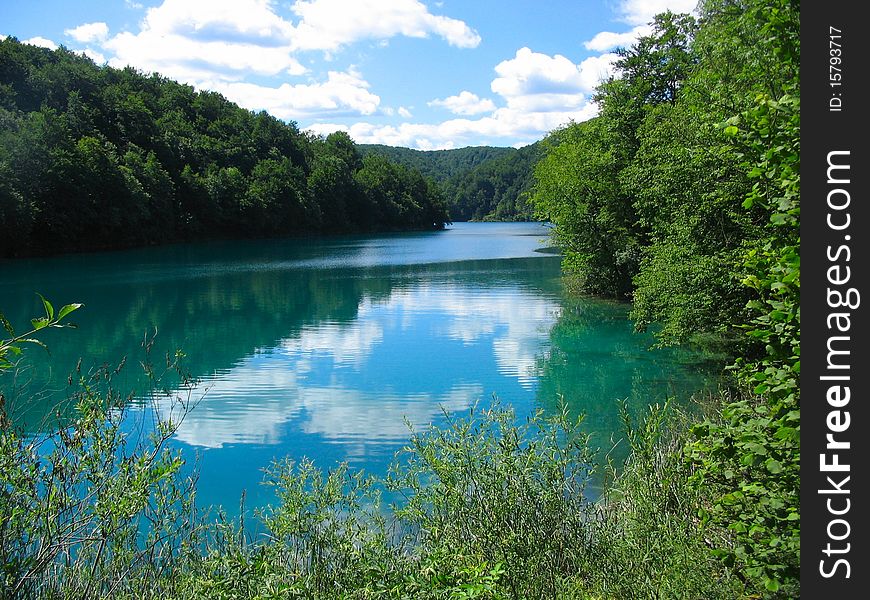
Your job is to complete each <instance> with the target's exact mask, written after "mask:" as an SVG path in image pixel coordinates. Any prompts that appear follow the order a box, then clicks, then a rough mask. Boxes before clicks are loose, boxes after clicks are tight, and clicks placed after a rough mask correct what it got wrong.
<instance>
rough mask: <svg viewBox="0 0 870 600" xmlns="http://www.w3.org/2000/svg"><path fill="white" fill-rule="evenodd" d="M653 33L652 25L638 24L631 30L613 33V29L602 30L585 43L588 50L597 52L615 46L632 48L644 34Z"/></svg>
mask: <svg viewBox="0 0 870 600" xmlns="http://www.w3.org/2000/svg"><path fill="white" fill-rule="evenodd" d="M650 33H652V27H650V26H649V25H638V26H637V27H635V28H634V29H632V30H631V31H626V32H625V33H613V32H612V31H602V32H601V33H598V34H596V35H595V37H593V38H592V39H591V40H589V41H588V42H584V43H583V45H584V46H585V47H586V49H587V50H593V51H595V52H604V51H606V50H612V49H614V48H620V47H621V48H630V47H631V46H633V45H634V43H635V42H636V41H637V40H638V38H640V37H641V36H644V35H649V34H650Z"/></svg>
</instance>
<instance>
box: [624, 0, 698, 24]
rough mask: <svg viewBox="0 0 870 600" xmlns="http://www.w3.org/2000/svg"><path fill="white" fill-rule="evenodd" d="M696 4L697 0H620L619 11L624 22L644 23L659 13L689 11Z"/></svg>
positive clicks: (692, 9)
mask: <svg viewBox="0 0 870 600" xmlns="http://www.w3.org/2000/svg"><path fill="white" fill-rule="evenodd" d="M697 5H698V0H622V2H621V3H620V6H619V12H620V15H621V16H622V19H623V20H624V21H625V22H626V23H629V24H630V25H645V24H646V23H649V22H650V21H652V20H653V17H655V16H656V15H657V14H659V13H663V12H665V11H668V10H669V11H671V12H673V13H690V12H692V11H694V10H695V8H696V7H697Z"/></svg>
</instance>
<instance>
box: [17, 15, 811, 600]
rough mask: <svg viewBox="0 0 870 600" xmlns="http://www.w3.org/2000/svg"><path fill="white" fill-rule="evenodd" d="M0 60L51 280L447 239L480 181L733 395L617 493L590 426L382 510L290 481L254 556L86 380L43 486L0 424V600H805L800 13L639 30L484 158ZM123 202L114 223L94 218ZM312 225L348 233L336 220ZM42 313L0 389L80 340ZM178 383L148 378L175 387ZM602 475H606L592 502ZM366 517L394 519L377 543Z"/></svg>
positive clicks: (588, 283) (439, 459)
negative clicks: (591, 100) (105, 268)
mask: <svg viewBox="0 0 870 600" xmlns="http://www.w3.org/2000/svg"><path fill="white" fill-rule="evenodd" d="M0 52H2V55H0V69H2V84H0V117H2V120H3V125H2V134H0V135H2V136H3V137H2V140H3V142H2V145H0V170H2V177H0V186H2V187H0V228H2V229H0V231H2V233H3V235H2V237H0V239H2V240H3V242H2V243H3V245H4V249H3V252H4V253H6V254H7V255H8V254H10V253H12V254H14V253H15V252H17V249H18V248H25V249H32V248H33V247H35V245H36V244H39V245H40V246H41V245H43V244H45V245H46V247H48V248H52V249H54V250H58V251H60V250H62V249H65V248H68V247H69V245H70V244H72V243H73V241H74V240H75V239H78V236H85V235H86V236H88V239H91V240H93V242H94V244H99V245H104V244H112V242H113V236H117V235H118V231H121V230H124V231H126V230H127V228H128V227H130V226H131V224H132V222H135V223H137V227H139V230H141V231H140V232H137V234H136V235H143V236H151V235H156V236H158V239H164V238H163V237H160V236H170V237H179V236H182V237H183V236H186V235H191V236H194V235H197V234H200V233H201V232H203V231H205V230H207V229H216V230H221V227H226V226H228V225H227V224H228V223H229V222H230V221H232V222H236V220H235V219H236V217H237V216H238V215H244V216H245V219H244V220H241V221H240V222H243V223H246V224H247V225H246V226H247V227H249V228H250V230H249V232H250V234H252V235H254V234H263V233H270V234H271V233H279V232H283V231H295V230H296V229H295V228H297V227H299V226H300V224H301V223H305V224H309V225H311V224H313V225H312V227H316V229H315V230H317V231H321V230H330V228H331V227H333V226H334V229H335V230H341V229H342V228H343V227H347V226H348V225H349V224H353V225H356V224H358V223H359V222H358V221H357V220H356V219H358V218H363V215H364V216H365V218H367V219H369V220H367V221H363V222H364V223H366V225H367V226H368V227H379V226H382V225H384V224H388V225H389V226H391V227H406V226H414V225H417V226H427V227H428V226H433V225H435V226H437V225H439V224H441V223H443V222H444V221H445V220H447V219H448V218H450V217H448V216H447V212H446V211H447V207H448V205H449V206H451V208H452V209H453V210H462V211H467V212H460V213H457V214H461V215H463V216H465V217H467V218H475V219H477V218H481V219H485V218H490V217H494V216H496V215H498V214H499V210H500V209H499V207H501V206H503V201H504V199H505V198H506V197H507V196H506V195H501V196H499V195H487V194H488V193H489V192H484V188H486V185H485V183H484V182H489V183H490V184H493V182H495V181H498V182H500V183H499V185H502V186H503V187H502V188H498V185H494V184H493V185H492V189H496V188H498V189H505V190H506V189H508V188H511V189H513V190H514V192H511V194H513V193H515V192H517V191H518V192H519V196H516V197H514V201H515V200H516V198H517V197H522V196H523V194H525V195H526V196H527V197H528V198H529V201H530V202H531V207H532V210H533V211H534V213H533V216H534V217H535V218H539V219H543V220H546V221H549V222H550V223H551V224H552V225H553V236H554V241H555V243H556V244H558V246H559V248H560V249H561V251H562V255H563V269H564V271H565V273H566V276H567V277H568V278H569V279H570V281H571V284H572V286H573V287H574V288H575V289H576V290H577V291H578V293H582V294H593V295H599V296H606V297H611V298H616V299H619V300H623V301H630V302H631V306H632V308H631V316H632V319H633V321H634V322H635V324H636V327H637V328H638V329H646V328H649V329H651V330H652V331H653V332H655V334H656V336H657V339H658V343H659V344H661V345H672V344H691V345H694V346H698V347H701V348H705V349H707V350H711V351H715V352H716V353H717V354H718V355H720V356H726V357H728V358H727V361H726V362H727V363H728V364H729V367H728V368H727V370H726V383H725V384H723V386H722V389H721V390H720V391H719V392H718V393H713V394H710V395H706V396H703V397H698V398H696V407H695V408H696V410H694V411H689V410H679V409H677V408H676V407H673V406H671V405H670V404H665V405H663V406H660V405H652V406H650V408H649V411H648V413H647V414H646V415H644V416H642V417H640V418H637V417H636V416H632V415H630V414H628V413H627V412H624V413H623V414H622V418H623V421H624V430H625V435H624V438H625V443H626V444H627V446H628V448H629V449H630V454H629V457H628V459H627V460H626V461H625V463H624V464H620V465H614V464H608V463H606V462H605V463H604V464H597V463H595V459H594V456H593V452H592V451H591V449H590V448H589V446H588V439H587V438H586V436H585V435H584V434H583V433H582V429H581V428H580V423H581V421H582V418H581V419H577V418H574V417H573V416H572V415H570V414H568V412H567V410H561V411H560V410H555V411H550V413H549V414H544V413H543V412H539V413H537V414H535V415H533V416H532V417H530V418H529V419H527V420H525V421H523V420H520V419H517V418H516V415H515V414H514V413H512V412H511V411H510V410H509V409H506V408H504V407H500V406H498V405H497V404H496V405H495V406H494V407H493V408H491V409H487V410H482V411H477V412H473V413H472V414H471V415H469V416H468V418H466V419H456V420H453V421H451V422H450V424H449V426H447V427H445V428H443V429H437V428H431V429H429V430H426V431H422V432H418V433H415V434H414V435H413V436H412V438H411V439H410V441H409V443H408V445H407V447H406V448H405V450H404V452H403V454H402V455H401V456H400V457H397V464H396V465H395V467H394V468H393V469H391V471H390V473H389V475H388V476H387V477H385V478H383V479H381V480H378V479H376V478H372V477H368V476H366V475H365V474H363V473H354V472H352V470H350V469H349V468H348V467H347V465H340V466H338V467H336V468H335V469H332V470H329V471H326V472H323V471H320V470H318V469H317V468H315V467H314V466H313V464H312V463H310V462H307V461H301V462H298V463H296V462H293V461H290V460H289V459H285V460H282V461H277V462H276V463H275V464H274V465H273V467H272V468H271V469H270V470H269V471H268V473H267V481H268V484H269V485H271V486H272V487H273V488H274V489H275V490H276V495H277V497H278V499H279V502H278V503H277V504H276V505H275V506H273V507H271V508H270V509H268V510H266V511H264V512H263V513H262V514H261V515H260V516H261V519H262V523H263V524H264V526H265V528H266V529H267V530H268V531H269V535H268V536H261V537H259V538H255V537H254V536H252V535H251V533H250V529H246V524H245V523H244V522H239V521H231V520H226V519H225V520H219V521H218V522H217V523H211V524H206V523H203V522H202V521H201V520H198V517H197V516H196V513H195V511H194V497H195V488H196V482H195V480H193V479H186V478H184V477H182V476H181V470H180V469H181V463H180V461H181V459H180V458H179V457H178V456H177V455H174V454H172V453H171V452H169V451H168V450H167V449H166V448H165V447H164V444H165V442H166V440H168V439H169V438H170V437H171V436H172V434H173V431H174V429H173V427H174V425H173V423H172V422H170V421H167V422H162V423H159V424H158V426H157V428H156V434H155V436H153V438H152V439H149V440H143V441H141V445H140V446H136V447H133V446H131V445H128V442H127V441H126V440H125V438H124V435H123V431H122V428H121V425H120V423H121V418H122V409H123V406H124V402H123V397H121V396H120V395H119V394H118V393H117V391H112V388H111V382H112V377H113V372H114V373H116V371H113V368H112V367H111V366H107V367H106V368H105V369H104V370H103V371H101V372H100V373H96V374H94V376H93V377H92V378H90V379H87V378H85V377H83V378H82V383H81V391H79V392H78V393H77V394H76V396H75V398H74V399H75V400H76V401H77V402H78V406H79V411H80V414H81V417H80V419H79V420H78V421H77V423H76V427H74V428H71V429H66V428H65V429H61V430H60V431H58V432H55V433H53V434H51V435H49V436H48V437H47V438H46V439H44V440H43V441H42V442H43V443H44V444H45V446H44V447H43V448H50V449H52V450H51V451H50V452H47V453H46V455H45V456H43V455H40V454H39V453H38V452H37V449H38V448H37V447H35V446H34V444H35V442H34V441H32V440H30V439H27V438H25V437H24V436H21V435H19V434H18V433H17V432H16V431H15V430H14V428H12V427H11V426H10V425H9V422H8V419H6V418H5V416H4V414H3V411H2V403H0V472H2V473H3V474H4V477H5V478H6V479H5V480H4V482H3V484H4V485H3V487H2V488H0V510H2V511H3V514H5V515H8V518H6V519H4V520H3V523H2V525H0V563H2V564H3V571H2V573H0V576H2V577H3V579H2V580H0V590H2V593H3V594H5V595H11V596H12V597H19V596H20V597H112V598H127V597H129V598H141V597H154V598H157V597H162V598H202V597H208V598H292V597H304V598H336V599H338V598H394V599H405V598H407V599H411V598H423V599H426V598H429V599H433V600H434V599H447V598H450V599H453V598H481V599H483V598H486V599H498V600H502V599H514V600H521V599H527V598H541V599H544V598H566V599H567V598H572V599H573V598H577V599H587V600H601V599H614V600H616V599H624V598H632V599H646V598H649V599H660V598H706V599H721V600H733V599H734V598H772V599H786V598H797V597H799V596H800V561H799V559H800V527H801V513H800V502H799V488H800V416H801V413H800V388H799V375H800V251H799V248H800V235H799V234H800V232H799V225H800V193H799V190H800V85H799V84H800V79H799V64H800V3H799V2H797V0H702V1H701V2H700V4H699V6H698V9H697V11H696V12H695V14H694V15H688V14H673V13H667V12H666V13H663V14H660V15H658V16H657V17H656V18H655V20H654V22H653V23H651V32H650V33H649V35H645V36H642V37H641V38H640V39H639V40H638V41H637V42H636V43H635V44H633V45H632V46H630V47H627V48H623V49H621V50H620V51H619V60H618V62H617V67H618V76H616V77H613V78H611V79H609V80H607V81H605V82H603V83H602V84H601V85H600V86H599V87H598V89H597V92H596V102H597V104H598V106H599V107H600V111H599V114H598V116H597V117H596V118H594V119H591V120H589V121H586V122H582V123H569V124H566V125H565V127H564V128H562V129H559V130H558V131H554V132H552V134H551V135H549V136H547V138H546V139H544V140H542V141H541V142H539V143H538V144H535V145H534V146H533V147H528V150H526V149H520V150H516V151H505V152H500V153H499V152H496V153H492V152H490V151H488V150H486V149H479V150H474V151H466V152H464V153H459V152H457V151H452V152H455V154H453V155H450V154H426V155H420V154H416V153H414V152H412V151H407V152H405V151H393V150H389V151H384V153H382V154H379V153H378V152H376V151H375V149H368V148H366V149H361V148H359V147H358V146H356V145H355V144H353V142H352V141H351V140H350V139H349V138H348V137H347V136H344V135H342V134H334V135H332V136H329V137H327V138H325V139H322V140H321V139H316V138H309V137H307V136H304V135H302V134H300V133H299V132H298V131H296V129H295V128H294V127H293V126H292V125H284V124H282V123H280V122H278V121H276V120H274V119H272V118H270V117H268V116H267V115H264V114H258V115H255V114H251V113H248V112H246V111H240V110H239V109H236V108H235V107H233V106H232V105H230V104H229V103H227V102H226V101H225V100H223V99H222V98H220V97H219V96H217V95H214V94H209V93H195V92H194V91H193V90H191V89H190V88H188V87H185V86H181V85H178V84H173V83H171V82H167V81H165V80H163V79H161V78H159V77H155V76H152V77H148V78H146V77H143V76H141V75H139V74H137V73H135V72H133V71H131V70H124V71H116V70H110V69H104V70H99V69H96V68H95V67H94V66H93V65H92V64H91V63H90V62H89V61H87V60H86V59H82V58H81V57H77V56H75V55H72V54H69V53H65V52H64V51H62V50H61V51H57V52H56V53H50V52H48V51H45V50H39V49H35V48H30V47H25V46H22V45H20V44H18V43H17V42H15V41H14V40H9V39H7V40H6V41H3V42H0ZM157 114H159V115H161V116H160V117H159V118H157V119H156V120H155V118H154V116H155V115H157ZM390 153H392V156H390V157H389V158H387V157H386V156H384V154H390ZM454 158H455V159H456V164H453V163H452V162H451V161H452V160H453V159H454ZM448 159H449V160H448ZM438 161H446V162H443V163H442V164H441V165H440V166H438V167H436V166H430V165H433V164H434V163H436V162H438ZM414 162H416V163H417V164H413V165H412V166H406V165H408V164H410V163H414ZM459 163H462V164H461V165H460V164H459ZM524 164H530V165H533V168H532V176H531V179H526V176H525V175H523V174H522V172H523V167H522V165H524ZM25 167H26V168H25ZM421 171H422V172H423V173H426V174H429V175H430V176H431V177H433V179H430V180H427V179H426V178H425V177H424V175H422V174H421ZM23 173H28V174H29V173H33V174H34V175H33V176H32V177H31V176H30V175H23ZM475 173H477V174H478V175H479V177H478V176H477V175H475ZM84 174H87V175H88V176H87V177H85V176H84ZM436 174H437V177H438V178H440V179H439V181H440V183H436V181H435V178H436ZM37 175H38V177H37ZM450 182H453V183H450ZM106 186H108V187H106ZM441 186H443V187H441ZM451 186H453V187H451ZM109 189H111V194H109V193H108V191H107V190H109ZM451 189H452V190H454V193H453V194H452V195H451V194H450V193H447V192H446V191H445V190H451ZM472 190H477V191H479V192H480V194H479V195H477V196H475V194H477V192H475V191H472ZM466 193H467V194H470V196H462V194H466ZM119 194H120V196H119ZM117 197H122V198H125V199H126V201H127V202H128V205H127V208H128V209H127V210H126V211H119V210H116V209H115V208H113V205H112V203H110V202H109V198H113V199H114V198H117ZM326 197H336V198H343V199H344V201H343V204H336V205H334V206H332V207H329V206H328V205H327V203H324V202H323V199H324V198H326ZM460 197H462V198H467V197H474V198H479V200H473V201H468V202H466V201H464V200H463V201H462V202H460V201H458V200H457V199H458V198H460ZM287 198H290V199H293V201H292V202H286V201H285V200H286V199H287ZM483 198H487V199H486V200H483ZM495 198H499V200H496V201H495V202H493V199H495ZM278 199H280V200H281V201H280V202H279V201H277V200H278ZM504 206H505V207H507V204H504ZM132 208H135V210H133V209H132ZM523 210H526V209H525V208H523ZM271 211H277V212H271ZM330 211H332V212H330ZM355 211H356V212H355ZM504 211H505V212H504V213H503V214H504V215H505V216H506V215H507V214H508V213H507V208H505V209H504ZM152 213H153V214H157V215H160V216H161V218H165V219H168V221H166V222H168V223H172V227H164V228H162V229H161V228H159V227H157V224H159V223H160V221H159V220H158V221H151V220H149V215H150V214H152ZM511 214H521V212H520V210H519V208H518V207H516V205H515V206H514V212H513V213H511ZM230 215H231V216H232V217H230ZM455 218H457V219H458V217H455ZM222 219H227V220H222ZM131 220H132V221H131ZM234 233H235V232H234ZM74 236H76V237H74ZM44 307H45V315H44V316H41V317H38V318H36V319H34V320H33V321H32V324H33V327H34V330H35V331H33V332H28V333H20V334H18V335H16V334H15V333H14V332H13V331H12V330H11V329H10V328H9V327H7V331H8V332H9V335H10V336H11V337H9V338H8V339H6V340H3V341H0V359H2V360H0V376H3V377H5V376H7V375H9V373H8V372H6V373H4V369H8V368H9V364H10V363H9V360H8V358H9V357H11V356H12V354H13V353H18V352H20V351H21V348H22V347H23V346H24V344H26V343H28V342H27V340H32V339H34V336H35V337H37V338H38V336H39V335H40V334H39V331H40V330H41V329H45V328H48V327H60V326H63V325H64V324H65V319H66V318H67V316H68V315H69V314H70V313H72V312H73V311H75V310H77V309H78V306H77V305H74V304H70V305H67V306H64V307H62V308H60V309H59V310H55V309H54V307H53V306H52V305H51V304H50V303H49V302H48V301H45V302H44ZM3 325H4V326H7V325H8V323H5V322H4V323H3ZM182 359H183V356H181V355H176V356H175V357H167V361H166V363H167V364H166V367H167V369H170V370H171V369H176V368H178V369H179V370H181V365H180V363H181V361H182ZM4 361H5V362H4ZM147 366H148V365H146V367H147ZM118 368H119V369H120V367H118ZM149 368H150V367H149ZM149 368H146V371H147V372H148V373H150V374H152V375H153V374H154V373H155V372H156V371H154V370H149ZM155 389H156V390H159V389H160V388H159V385H155ZM157 393H159V392H157ZM181 403H182V406H180V407H179V412H180V413H183V412H184V410H186V406H184V405H183V401H181ZM106 406H110V407H112V408H114V410H109V411H107V410H105V407H106ZM592 472H596V473H599V474H603V475H604V484H603V485H602V487H601V488H600V489H598V490H595V493H594V494H591V493H590V490H589V489H588V484H589V482H590V481H591V473H592ZM82 482H84V483H82ZM83 485H84V489H85V492H86V494H85V495H84V500H83V497H82V486H83ZM381 489H389V490H393V491H398V492H400V493H401V497H402V498H403V499H404V500H403V502H401V503H399V504H397V505H393V506H391V507H390V511H389V512H388V513H387V512H386V511H384V510H382V507H381V505H380V504H379V502H380V498H381V496H380V492H379V490H381ZM93 490H99V491H100V493H99V495H97V494H96V492H94V491H93ZM387 514H388V515H389V516H387ZM143 525H144V526H145V531H144V533H143V531H142V530H141V529H140V527H143ZM248 527H250V525H248ZM143 594H144V596H143Z"/></svg>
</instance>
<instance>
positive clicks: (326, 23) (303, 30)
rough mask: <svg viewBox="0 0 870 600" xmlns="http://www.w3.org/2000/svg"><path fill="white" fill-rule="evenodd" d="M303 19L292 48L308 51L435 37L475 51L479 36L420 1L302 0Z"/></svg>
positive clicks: (298, 12)
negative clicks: (362, 42)
mask: <svg viewBox="0 0 870 600" xmlns="http://www.w3.org/2000/svg"><path fill="white" fill-rule="evenodd" d="M292 11H293V12H294V13H295V14H296V15H297V16H299V17H300V22H299V24H298V26H297V27H296V30H295V33H294V39H293V45H294V47H295V48H298V49H306V50H334V49H337V48H339V47H341V46H344V45H347V44H350V43H352V42H355V41H358V40H361V39H378V40H383V39H387V38H390V37H393V36H396V35H404V36H407V37H427V36H428V35H430V34H435V35H437V36H439V37H441V38H443V39H444V40H446V41H447V43H449V44H450V45H451V46H457V47H459V48H474V47H476V46H477V45H478V44H480V35H478V34H477V32H476V31H474V30H473V29H471V28H470V27H469V26H468V25H467V24H466V23H465V22H463V21H460V20H458V19H452V18H449V17H444V16H439V15H433V14H432V13H430V12H429V9H428V8H427V7H426V6H425V5H424V4H423V3H422V2H419V1H418V0H389V1H386V2H385V1H384V0H299V1H297V2H295V3H294V4H293V7H292Z"/></svg>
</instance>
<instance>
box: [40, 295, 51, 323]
mask: <svg viewBox="0 0 870 600" xmlns="http://www.w3.org/2000/svg"><path fill="white" fill-rule="evenodd" d="M36 295H37V296H39V298H40V300H42V306H43V307H44V308H45V316H47V317H48V320H49V321H50V320H51V319H53V318H54V307H53V306H52V305H51V302H49V301H48V300H46V299H45V297H44V296H43V295H42V294H40V293H39V292H37V294H36Z"/></svg>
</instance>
